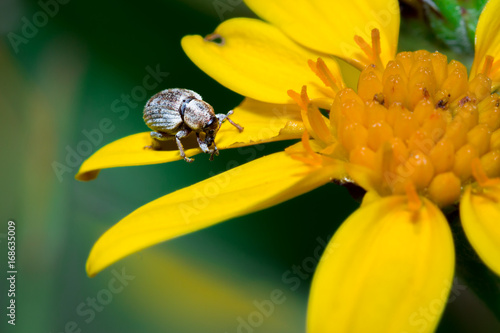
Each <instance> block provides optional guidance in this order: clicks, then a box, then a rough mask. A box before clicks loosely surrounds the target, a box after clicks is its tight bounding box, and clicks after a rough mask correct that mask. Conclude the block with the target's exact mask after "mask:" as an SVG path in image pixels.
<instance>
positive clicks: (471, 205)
mask: <svg viewBox="0 0 500 333" xmlns="http://www.w3.org/2000/svg"><path fill="white" fill-rule="evenodd" d="M460 218H461V220H462V225H463V227H464V231H465V234H466V235H467V238H468V239H469V242H470V243H471V244H472V246H473V247H474V249H475V250H476V252H477V254H478V255H479V256H480V257H481V259H482V260H483V261H484V262H485V264H486V265H487V266H488V267H489V268H490V269H491V270H493V271H494V272H495V273H496V274H498V275H500V186H498V185H497V186H496V187H493V186H492V187H486V188H484V189H482V191H478V192H476V191H474V190H472V189H471V187H470V186H469V187H468V188H467V190H466V191H465V193H464V195H463V197H462V200H461V201H460Z"/></svg>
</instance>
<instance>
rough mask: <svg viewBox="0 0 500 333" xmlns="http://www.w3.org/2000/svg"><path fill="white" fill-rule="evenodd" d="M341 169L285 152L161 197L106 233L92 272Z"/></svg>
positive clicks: (246, 211) (248, 210)
mask: <svg viewBox="0 0 500 333" xmlns="http://www.w3.org/2000/svg"><path fill="white" fill-rule="evenodd" d="M341 170H342V168H341V166H340V165H335V164H330V165H328V166H325V167H322V168H311V167H308V166H307V165H306V164H304V163H302V162H299V161H296V160H294V159H292V158H291V157H290V156H289V155H287V154H286V153H285V152H280V153H275V154H272V155H268V156H266V157H262V158H260V159H257V160H255V161H252V162H250V163H247V164H244V165H242V166H239V167H236V168H234V169H231V170H229V171H226V172H224V173H221V174H219V175H217V176H214V177H212V178H210V179H207V180H204V181H202V182H200V183H197V184H194V185H192V186H189V187H186V188H184V189H181V190H179V191H176V192H174V193H171V194H169V195H166V196H164V197H161V198H159V199H157V200H154V201H152V202H150V203H148V204H146V205H144V206H142V207H141V208H139V209H137V210H136V211H134V212H133V213H131V214H130V215H128V216H127V217H125V218H124V219H123V220H121V221H120V222H119V223H117V224H116V225H114V226H113V227H112V228H111V229H109V230H108V231H107V232H106V233H104V234H103V235H102V236H101V238H100V239H99V240H98V241H97V242H96V244H95V245H94V247H93V248H92V251H91V252H90V255H89V258H88V261H87V273H88V275H89V276H93V275H95V274H97V273H98V272H99V271H101V270H102V269H104V268H106V267H107V266H109V265H111V264H112V263H114V262H116V261H118V260H120V259H121V258H123V257H125V256H127V255H130V254H132V253H134V252H137V251H140V250H142V249H145V248H147V247H149V246H152V245H155V244H157V243H160V242H163V241H166V240H169V239H172V238H175V237H178V236H181V235H184V234H187V233H190V232H194V231H197V230H200V229H203V228H206V227H209V226H211V225H214V224H216V223H219V222H222V221H225V220H228V219H230V218H233V217H236V216H241V215H244V214H249V213H251V212H255V211H258V210H261V209H264V208H267V207H270V206H274V205H277V204H279V203H281V202H283V201H286V200H288V199H291V198H293V197H296V196H298V195H301V194H303V193H305V192H308V191H311V190H312V189H314V188H316V187H319V186H321V185H323V184H325V183H327V182H328V181H330V180H331V179H332V178H334V177H335V176H336V175H337V174H338V173H339V172H340V171H341Z"/></svg>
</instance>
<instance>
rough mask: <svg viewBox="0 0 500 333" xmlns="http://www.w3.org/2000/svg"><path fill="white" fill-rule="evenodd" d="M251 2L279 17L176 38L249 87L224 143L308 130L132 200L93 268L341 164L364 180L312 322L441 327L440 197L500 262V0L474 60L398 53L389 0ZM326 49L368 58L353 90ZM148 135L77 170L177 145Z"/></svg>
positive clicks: (482, 27) (481, 30)
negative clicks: (468, 64) (156, 142)
mask: <svg viewBox="0 0 500 333" xmlns="http://www.w3.org/2000/svg"><path fill="white" fill-rule="evenodd" d="M245 2H246V3H247V5H248V6H249V7H250V8H251V9H252V10H254V11H255V12H256V13H257V14H258V15H259V16H260V17H262V18H263V19H265V20H267V21H268V22H270V23H265V22H263V21H260V20H256V19H248V18H238V19H232V20H229V21H226V22H224V23H222V24H221V25H220V26H219V27H218V28H217V29H216V31H215V32H214V33H213V34H211V35H209V36H207V37H205V38H202V37H200V36H186V37H185V38H184V39H183V40H182V46H183V48H184V50H185V52H186V53H187V55H188V56H189V57H190V58H191V59H192V60H193V62H194V63H195V64H196V65H197V66H199V67H200V68H201V69H202V70H203V71H205V72H206V73H208V74H209V75H210V76H212V77H213V78H214V79H216V80H217V81H219V82H220V83H221V84H223V85H225V86H226V87H228V88H230V89H232V90H233V91H235V92H237V93H240V94H242V95H244V96H246V99H245V100H244V101H243V103H242V104H241V105H240V106H238V107H237V108H236V109H235V114H234V117H233V118H234V121H235V122H237V123H240V124H242V125H244V127H245V131H244V132H243V133H242V134H238V132H237V130H236V129H234V128H232V127H230V126H226V127H225V128H223V129H222V130H221V131H220V133H219V135H218V136H217V138H216V141H217V145H218V146H219V148H221V149H225V148H233V147H239V146H244V145H250V144H255V143H261V142H269V141H276V140H286V139H294V138H295V139H297V138H301V141H300V142H298V143H296V144H295V145H293V146H291V147H289V148H287V149H286V151H284V152H278V153H275V154H272V155H269V156H266V157H263V158H260V159H257V160H255V161H252V162H250V163H247V164H245V165H242V166H239V167H236V168H233V169H231V170H229V171H227V172H224V173H222V174H219V175H217V176H215V177H212V178H210V179H207V180H205V181H202V182H200V183H197V184H194V185H192V186H190V187H187V188H184V189H181V190H179V191H176V192H174V193H171V194H169V195H166V196H164V197H162V198H159V199H157V200H155V201H153V202H151V203H149V204H147V205H145V206H143V207H141V208H139V209H137V210H136V211H134V212H133V213H132V214H130V215H129V216H127V217H125V218H124V219H123V220H122V221H120V222H119V223H118V224H116V225H115V226H113V227H112V228H111V229H109V230H108V231H107V232H106V233H105V234H104V235H103V236H102V237H101V238H100V239H99V240H98V241H97V243H96V244H95V245H94V247H93V249H92V251H91V253H90V256H89V259H88V262H87V272H88V274H89V275H90V276H93V275H95V274H97V273H98V272H99V271H101V270H102V269H104V268H105V267H107V266H109V265H111V264H112V263H114V262H116V261H117V260H119V259H121V258H123V257H125V256H127V255H129V254H131V253H134V252H136V251H139V250H142V249H144V248H146V247H148V246H151V245H154V244H156V243H159V242H162V241H165V240H169V239H172V238H174V237H177V236H180V235H183V234H186V233H189V232H193V231H196V230H199V229H202V228H205V227H208V226H210V225H213V224H215V223H219V222H221V221H224V220H228V219H230V218H233V217H236V216H240V215H243V214H248V213H251V212H254V211H257V210H261V209H264V208H267V207H270V206H273V205H276V204H278V203H280V202H283V201H285V200H288V199H290V198H293V197H296V196H298V195H300V194H302V193H305V192H307V191H310V190H312V189H314V188H316V187H319V186H321V185H323V184H326V183H328V182H330V181H331V180H333V179H338V180H341V181H344V182H354V183H356V184H357V185H359V186H361V187H363V188H364V189H365V190H367V194H366V195H365V198H364V200H363V203H362V205H361V207H360V208H359V209H358V210H357V211H356V212H354V213H353V214H352V215H351V216H350V217H349V218H348V219H347V220H346V221H345V222H344V223H343V225H342V226H341V227H340V229H339V230H338V231H337V232H336V234H335V235H334V237H333V238H332V240H331V241H330V244H329V246H328V248H327V249H326V251H325V254H324V255H323V257H322V259H321V262H320V264H319V266H318V268H317V271H316V274H315V277H314V280H313V284H312V289H311V293H310V300H309V307H308V319H307V327H308V331H310V332H314V333H319V332H348V331H349V332H432V331H433V330H434V329H435V327H436V325H437V323H438V322H439V318H440V316H441V313H442V311H443V309H444V306H445V304H446V299H447V296H448V293H449V291H450V288H451V282H452V278H453V273H454V261H455V259H454V248H453V240H452V236H451V231H450V227H449V225H448V223H447V220H446V218H445V216H444V215H443V213H442V212H441V210H440V208H443V207H446V206H449V205H453V204H455V203H460V216H461V221H462V224H463V227H464V230H465V232H466V235H467V237H468V239H469V241H470V243H471V244H472V246H473V247H474V248H475V249H476V251H477V253H478V254H479V256H480V257H481V258H482V260H483V261H484V262H485V264H486V265H487V266H488V267H489V268H490V269H491V270H493V271H494V272H495V273H496V274H499V275H500V224H499V221H500V178H498V177H499V176H500V129H499V128H500V97H499V96H498V95H497V94H495V93H493V92H494V91H495V89H496V88H497V87H498V86H499V85H500V61H499V60H498V59H500V35H499V34H498V33H497V32H498V30H499V28H500V20H498V18H497V13H498V12H499V11H500V0H491V1H489V3H488V4H487V5H486V7H485V9H484V11H483V13H482V15H481V17H480V20H479V23H478V26H477V32H476V47H475V59H474V63H473V65H472V68H471V72H470V75H467V69H466V68H465V66H464V65H462V64H461V63H459V62H457V61H451V62H449V63H448V60H447V58H446V56H444V55H442V54H440V53H437V52H436V53H429V52H426V51H417V52H403V53H399V54H397V55H396V50H397V40H398V30H399V20H400V19H399V7H398V2H397V1H395V0H386V1H383V0H376V1H364V0H351V1H327V0H308V1H307V0H300V1H295V2H294V3H293V5H292V4H291V3H290V1H284V0H246V1H245ZM367 41H368V42H367ZM370 41H371V44H370V43H369V42H370ZM330 55H335V56H337V57H340V58H343V59H344V60H346V61H347V62H348V63H350V64H352V65H353V66H355V67H357V68H358V69H360V70H362V72H361V74H360V76H359V81H358V84H357V91H355V90H353V89H350V88H346V87H345V83H344V82H343V78H342V76H341V74H340V69H339V66H338V65H337V63H336V61H335V60H334V59H333V58H332V57H331V56H330ZM311 59H317V60H316V61H312V60H311ZM298 91H300V92H298ZM320 108H322V109H327V110H329V116H328V118H327V117H325V116H324V115H323V114H322V113H321V111H320ZM149 144H150V138H149V134H148V133H140V134H136V135H132V136H130V137H127V138H124V139H121V140H118V141H116V142H114V143H111V144H109V145H108V146H106V147H104V148H102V149H101V150H99V151H98V152H96V153H95V154H94V155H93V156H92V157H90V158H89V159H88V160H87V161H85V163H84V164H83V165H82V167H81V169H80V172H79V173H78V174H77V176H76V178H77V179H80V180H90V179H93V178H95V177H96V176H97V173H98V172H99V169H102V168H110V167H116V166H128V165H142V164H151V163H162V162H167V161H171V160H176V159H179V154H178V152H177V151H175V150H171V151H148V150H144V149H143V147H144V146H147V145H149ZM199 152H200V150H199V149H198V148H192V149H187V150H186V154H187V155H188V156H190V155H194V154H196V153H199ZM421 309H426V310H429V311H430V315H427V316H424V317H423V316H422V315H421V312H420V311H421Z"/></svg>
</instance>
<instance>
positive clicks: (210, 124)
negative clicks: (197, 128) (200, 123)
mask: <svg viewBox="0 0 500 333" xmlns="http://www.w3.org/2000/svg"><path fill="white" fill-rule="evenodd" d="M215 119H216V118H215V117H212V118H211V119H210V120H209V121H208V123H206V125H205V128H209V127H210V126H212V125H213V123H214V121H215Z"/></svg>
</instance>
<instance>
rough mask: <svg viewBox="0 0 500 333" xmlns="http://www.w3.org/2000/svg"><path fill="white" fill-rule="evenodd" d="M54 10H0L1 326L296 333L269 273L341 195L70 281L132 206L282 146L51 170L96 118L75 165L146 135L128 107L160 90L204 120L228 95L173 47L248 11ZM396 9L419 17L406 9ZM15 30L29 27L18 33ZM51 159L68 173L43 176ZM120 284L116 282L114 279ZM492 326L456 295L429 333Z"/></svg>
mask: <svg viewBox="0 0 500 333" xmlns="http://www.w3.org/2000/svg"><path fill="white" fill-rule="evenodd" d="M62 2H63V1H62V0H60V2H58V4H59V5H58V8H57V10H56V8H55V7H50V8H51V9H50V10H51V11H53V12H54V15H53V17H50V18H49V19H48V20H46V21H44V20H43V17H42V16H40V14H39V13H40V11H44V9H43V6H41V5H40V3H38V2H37V1H20V0H2V1H1V2H0V34H1V35H2V42H1V43H0V110H1V121H0V124H1V130H0V142H1V147H2V165H1V170H0V171H1V172H0V173H1V179H2V183H1V190H2V191H1V194H0V195H1V197H0V206H1V213H2V215H1V220H0V225H1V228H0V247H1V253H2V256H1V259H0V267H1V269H2V273H1V274H2V276H4V278H2V279H1V280H0V295H1V296H0V299H1V309H2V311H0V313H1V315H2V316H1V317H0V318H1V321H0V330H1V331H2V332H4V331H17V332H54V333H56V332H57V333H59V332H222V333H224V332H228V333H229V332H237V331H238V327H239V326H241V320H244V321H246V322H248V321H249V320H250V321H251V320H254V322H255V321H256V320H257V322H259V325H254V326H256V327H253V326H252V327H251V330H250V329H248V328H247V329H246V331H248V332H304V326H305V311H306V306H307V293H308V288H309V284H310V274H307V276H304V277H303V278H300V279H299V280H298V281H299V282H298V283H294V284H290V283H287V282H286V281H285V280H284V279H283V275H284V274H287V273H288V272H289V271H291V270H292V269H293V266H295V265H297V266H299V265H301V264H302V263H303V261H304V260H307V259H308V258H310V257H312V256H313V253H314V250H315V249H316V248H317V247H318V246H321V244H322V243H323V242H324V241H326V240H328V239H329V238H330V236H331V235H332V234H333V233H334V232H335V230H336V229H337V227H338V226H339V225H340V223H341V222H342V221H343V220H344V219H345V218H346V217H347V216H348V215H349V214H350V213H351V212H352V211H353V210H354V209H356V208H357V206H358V204H357V203H356V202H355V201H354V200H353V199H352V198H351V197H350V196H349V194H348V192H347V190H346V189H344V188H342V187H340V186H336V185H333V184H329V185H327V186H324V187H322V188H320V189H318V190H315V191H313V192H311V193H308V194H306V195H304V196H301V197H299V198H296V199H294V200H291V201H290V202H287V203H284V204H281V205H279V206H277V207H273V208H271V209H268V210H265V211H263V212H258V213H255V214H251V215H249V216H245V217H241V218H237V219H234V220H232V221H230V222H226V223H223V224H220V225H217V226H214V227H212V228H209V229H207V230H203V231H200V232H197V233H195V234H191V235H187V236H184V237H181V238H179V239H175V240H173V241H170V242H168V243H164V244H160V245H157V246H155V247H153V248H150V249H147V250H145V251H142V252H141V253H138V254H135V255H132V256H130V257H129V258H126V259H125V260H122V261H120V262H118V263H117V264H115V265H113V266H112V267H110V268H108V269H107V270H105V271H104V272H102V273H101V274H99V275H98V276H97V277H96V278H93V279H90V278H88V277H87V276H86V274H85V261H86V258H87V255H88V252H89V250H90V248H91V246H92V244H93V243H94V242H95V241H96V240H97V239H98V237H99V236H100V235H101V234H102V233H103V232H104V231H105V230H107V229H108V228H109V227H110V226H112V225H113V224H114V223H116V222H117V221H119V220H120V219H121V218H123V217H124V216H126V215H127V214H129V213H130V212H131V211H133V210H134V209H136V208H138V207H140V206H141V205H143V204H145V203H148V202H149V201H151V200H154V199H156V198H158V197H160V196H162V195H165V194H167V193H170V192H172V191H175V190H177V189H180V188H182V187H185V186H188V185H190V184H193V183H195V182H197V181H200V180H202V179H205V178H207V177H209V175H212V174H214V173H219V172H222V171H224V170H225V168H226V165H227V163H228V162H229V161H237V162H238V163H245V162H247V161H249V160H250V159H252V158H254V157H257V156H262V155H266V154H269V153H272V152H274V151H278V150H281V149H283V148H284V147H286V146H287V145H288V144H289V143H274V144H268V145H263V146H256V147H254V148H251V149H250V150H248V149H246V150H233V151H223V152H222V153H221V155H220V156H219V157H217V158H216V159H215V160H214V161H213V162H209V161H208V157H207V156H205V155H200V156H198V158H197V159H196V162H195V163H192V164H187V163H185V162H184V161H177V162H174V163H168V164H162V165H153V166H141V167H129V168H118V169H111V170H104V171H102V172H101V174H100V175H99V177H98V179H97V180H95V181H92V182H88V183H82V182H78V181H76V180H74V178H73V177H74V174H75V173H76V171H77V169H78V167H77V166H76V164H77V163H76V162H78V161H76V162H75V164H74V165H73V166H72V165H69V164H68V163H67V162H66V158H67V154H68V149H69V150H75V149H77V147H78V145H79V144H81V142H82V141H87V140H88V139H87V137H86V136H85V132H87V131H91V130H92V129H95V128H97V127H98V126H99V123H100V121H101V120H102V119H105V118H106V119H109V120H110V121H111V123H112V128H113V130H111V131H110V132H109V133H104V134H103V137H102V139H101V140H97V142H96V143H95V144H92V149H91V151H89V152H88V155H90V153H91V152H93V151H95V150H96V149H98V148H100V147H101V146H103V145H105V144H106V143H109V142H112V141H114V140H116V139H119V138H122V137H124V136H127V135H130V134H133V133H137V132H141V131H146V130H147V128H146V126H145V125H144V123H143V121H142V106H143V105H144V103H145V102H146V101H147V99H148V98H149V97H150V96H151V95H153V94H154V93H156V92H157V91H159V90H161V89H166V88H173V87H184V88H189V89H193V90H195V91H197V92H199V93H200V94H201V95H202V96H203V97H204V98H205V100H207V101H209V103H211V104H212V105H213V106H214V108H215V109H216V110H217V111H218V112H226V111H227V110H229V109H231V108H233V107H234V106H235V105H237V104H238V103H239V102H240V101H241V100H242V97H241V96H239V95H237V94H235V93H233V92H231V91H229V90H228V89H226V88H224V87H222V86H221V85H219V84H218V83H216V82H215V81H214V80H212V79H211V78H210V77H208V76H207V75H205V74H204V73H203V72H201V71H200V70H199V69H198V68H196V67H195V66H194V65H193V64H192V63H191V62H190V60H189V59H188V58H187V57H186V56H185V55H184V53H183V52H182V49H181V47H180V39H181V38H182V36H184V35H186V34H202V35H206V34H208V33H211V32H212V31H213V30H214V29H215V27H216V26H217V25H218V24H219V23H220V22H221V21H222V20H224V19H228V18H231V17H237V16H249V17H253V14H252V13H251V12H250V11H249V10H248V9H247V8H246V7H245V5H244V4H243V3H242V2H241V1H237V0H231V1H229V0H220V1H218V0H215V1H212V0H209V1H208V0H207V1H203V0H183V1H181V0H143V1H137V2H127V3H124V2H119V1H109V2H100V1H95V0H90V1H77V0H73V1H66V3H65V4H62ZM43 3H55V2H54V1H43ZM405 8H406V10H408V13H409V14H410V16H414V17H416V18H418V11H416V10H413V9H411V8H410V7H405ZM45 11H47V10H46V9H45ZM56 11H57V13H56ZM26 22H31V23H33V22H38V23H39V24H38V25H39V27H36V28H35V30H33V31H32V30H29V28H27V27H26V25H27V23H26ZM414 22H417V21H416V20H414V21H411V22H410V21H409V25H408V28H406V30H405V36H406V37H405V38H403V39H402V47H405V48H406V49H408V48H411V49H415V48H418V47H426V48H427V46H428V45H434V44H427V42H426V43H421V44H420V45H415V43H414V42H413V40H414V38H415V36H416V35H418V36H419V38H420V39H422V36H427V37H429V38H431V37H432V33H430V31H429V30H426V28H425V27H423V26H421V25H419V24H417V23H414ZM42 23H43V24H42ZM410 23H411V24H410ZM23 29H28V30H25V31H24V32H23ZM26 31H27V32H28V34H27V35H29V36H30V37H29V38H26V39H16V42H14V43H13V42H12V34H11V35H10V36H11V37H10V40H9V37H8V36H9V35H8V34H9V33H15V34H16V35H17V36H23V34H24V36H27V35H26V33H25V32H26ZM22 38H24V37H22ZM431 41H432V42H435V41H433V40H431ZM148 67H149V68H157V67H159V69H160V70H161V71H162V72H168V76H166V77H164V79H163V81H162V82H161V83H159V85H158V88H157V89H156V90H154V91H148V92H147V96H139V95H138V94H137V92H138V91H139V90H138V89H134V88H137V86H141V85H142V82H143V78H144V77H145V76H146V75H147V74H148V70H147V68H148ZM133 92H135V95H134V97H133V98H132V101H131V106H130V107H129V108H128V110H129V112H128V114H126V115H125V114H123V113H116V112H113V110H114V108H113V107H112V105H114V104H113V103H116V100H121V99H122V95H131V94H132V93H133ZM139 97H140V98H139ZM122 105H123V104H122ZM85 157H86V156H85ZM57 163H60V164H61V165H63V164H64V165H66V167H67V169H64V170H62V169H59V172H58V173H56V172H55V171H54V165H59V164H57ZM61 170H62V171H61ZM165 214H166V218H168V213H167V212H166V213H165ZM10 219H12V220H14V221H15V222H16V227H17V229H16V231H17V244H16V246H17V248H16V250H17V251H16V253H17V265H18V274H17V285H16V326H15V327H12V326H11V325H8V324H7V319H8V318H7V317H6V316H5V307H6V306H7V297H6V291H7V289H8V288H7V284H6V283H5V281H6V279H5V276H6V270H7V269H6V268H5V267H6V261H7V259H6V254H4V253H5V251H6V239H5V234H6V232H7V226H6V225H7V221H8V220H10ZM123 274H125V275H126V276H127V277H128V280H127V278H126V279H125V280H122V282H121V283H116V284H114V283H115V282H116V281H118V280H116V276H117V275H123ZM292 275H293V273H292ZM292 275H287V276H292ZM295 281H297V280H295ZM119 286H121V287H120V288H118V287H119ZM118 289H119V290H118ZM275 289H279V290H281V291H283V293H284V296H285V297H286V301H285V302H284V303H283V304H279V305H276V306H275V308H274V310H273V313H272V314H271V315H269V316H263V317H262V318H263V319H262V320H260V321H259V316H256V315H255V311H257V307H256V305H255V301H257V302H262V301H264V300H267V299H269V298H270V294H271V293H272V292H273V290H275ZM292 289H293V290H292ZM93 302H94V303H93ZM261 304H262V303H261ZM252 316H254V317H253V319H252ZM249 317H250V318H249ZM499 327H500V324H499V323H498V320H497V319H495V317H494V315H493V314H492V312H491V311H490V310H489V309H488V308H487V307H485V306H484V305H483V303H482V302H481V300H479V299H478V298H477V297H476V296H474V294H473V293H472V292H471V291H470V288H467V290H465V291H464V292H463V293H462V295H461V296H460V297H457V299H456V300H455V301H454V302H451V303H450V304H449V306H448V307H447V310H446V312H445V315H444V319H443V320H442V323H441V325H440V328H439V332H498V331H499ZM240 332H245V329H240Z"/></svg>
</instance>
